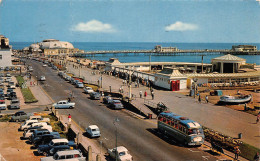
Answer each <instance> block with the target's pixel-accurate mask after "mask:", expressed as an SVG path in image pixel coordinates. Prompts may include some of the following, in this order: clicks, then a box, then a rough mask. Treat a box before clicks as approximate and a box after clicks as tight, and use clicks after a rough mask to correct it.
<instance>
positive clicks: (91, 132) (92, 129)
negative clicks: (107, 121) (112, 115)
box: [86, 125, 100, 138]
mask: <svg viewBox="0 0 260 161" xmlns="http://www.w3.org/2000/svg"><path fill="white" fill-rule="evenodd" d="M86 133H87V135H88V136H90V137H91V138H93V137H100V130H99V128H98V126H97V125H90V126H89V127H88V128H86Z"/></svg>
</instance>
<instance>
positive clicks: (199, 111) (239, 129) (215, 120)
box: [67, 63, 260, 148]
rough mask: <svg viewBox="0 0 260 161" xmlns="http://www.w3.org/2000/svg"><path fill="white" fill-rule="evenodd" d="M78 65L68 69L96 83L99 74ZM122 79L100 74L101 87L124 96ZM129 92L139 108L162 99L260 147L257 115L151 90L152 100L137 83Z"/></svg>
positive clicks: (126, 91) (181, 112) (176, 109)
mask: <svg viewBox="0 0 260 161" xmlns="http://www.w3.org/2000/svg"><path fill="white" fill-rule="evenodd" d="M75 66H78V64H74V67H73V65H72V63H69V64H68V65H67V70H68V72H70V73H73V74H74V75H75V76H79V74H80V77H83V78H85V80H86V81H87V82H88V83H92V84H98V80H101V79H100V78H101V75H99V74H95V75H94V74H93V71H92V70H91V69H89V68H87V67H85V66H82V67H81V68H80V67H76V68H75ZM122 82H123V80H122V79H120V78H117V77H114V76H109V75H102V88H103V90H107V91H109V86H111V89H112V91H113V92H118V91H119V88H120V87H121V88H123V89H124V92H123V93H124V95H125V96H128V95H129V89H128V87H127V86H124V85H123V83H122ZM140 91H142V93H144V91H147V93H148V95H147V97H146V98H139V97H138V96H139V92H140ZM132 94H134V95H135V96H136V98H135V99H134V100H133V101H132V102H133V104H135V105H137V107H138V108H141V110H143V111H144V109H145V110H147V109H148V108H147V107H146V106H144V99H145V100H149V101H150V102H153V103H155V104H157V103H158V102H163V103H164V104H165V105H166V106H167V107H168V109H169V110H170V111H172V112H174V113H177V114H179V115H182V116H186V117H189V118H190V119H192V120H195V121H197V122H199V123H201V124H202V125H203V126H205V127H208V128H211V129H214V130H216V131H218V132H220V133H223V134H225V135H228V136H231V137H233V138H237V137H238V134H239V133H242V139H241V141H243V142H246V143H248V144H250V145H253V146H255V147H257V148H260V126H259V125H257V124H255V120H256V117H255V116H253V115H251V114H248V113H245V112H241V111H236V110H233V109H230V108H227V107H224V106H216V105H213V104H210V103H209V104H206V103H199V102H198V101H197V99H194V98H192V97H189V96H184V95H182V94H180V93H176V92H172V91H165V90H157V89H154V95H155V97H154V100H152V97H151V95H150V90H149V88H148V87H145V86H140V87H139V88H135V87H133V88H132Z"/></svg>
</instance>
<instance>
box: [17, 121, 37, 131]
mask: <svg viewBox="0 0 260 161" xmlns="http://www.w3.org/2000/svg"><path fill="white" fill-rule="evenodd" d="M36 122H38V120H26V121H25V122H24V123H22V124H21V126H20V128H19V129H20V130H25V129H28V128H29V127H31V125H32V124H33V123H36Z"/></svg>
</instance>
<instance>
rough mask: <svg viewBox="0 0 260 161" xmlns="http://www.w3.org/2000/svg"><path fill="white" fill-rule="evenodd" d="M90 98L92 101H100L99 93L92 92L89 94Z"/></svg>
mask: <svg viewBox="0 0 260 161" xmlns="http://www.w3.org/2000/svg"><path fill="white" fill-rule="evenodd" d="M90 98H91V99H93V100H99V99H100V93H98V92H92V93H90Z"/></svg>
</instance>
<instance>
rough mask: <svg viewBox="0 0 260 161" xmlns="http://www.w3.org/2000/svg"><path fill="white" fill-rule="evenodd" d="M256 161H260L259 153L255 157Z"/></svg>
mask: <svg viewBox="0 0 260 161" xmlns="http://www.w3.org/2000/svg"><path fill="white" fill-rule="evenodd" d="M254 161H260V155H259V152H257V153H256V154H255V156H254Z"/></svg>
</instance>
